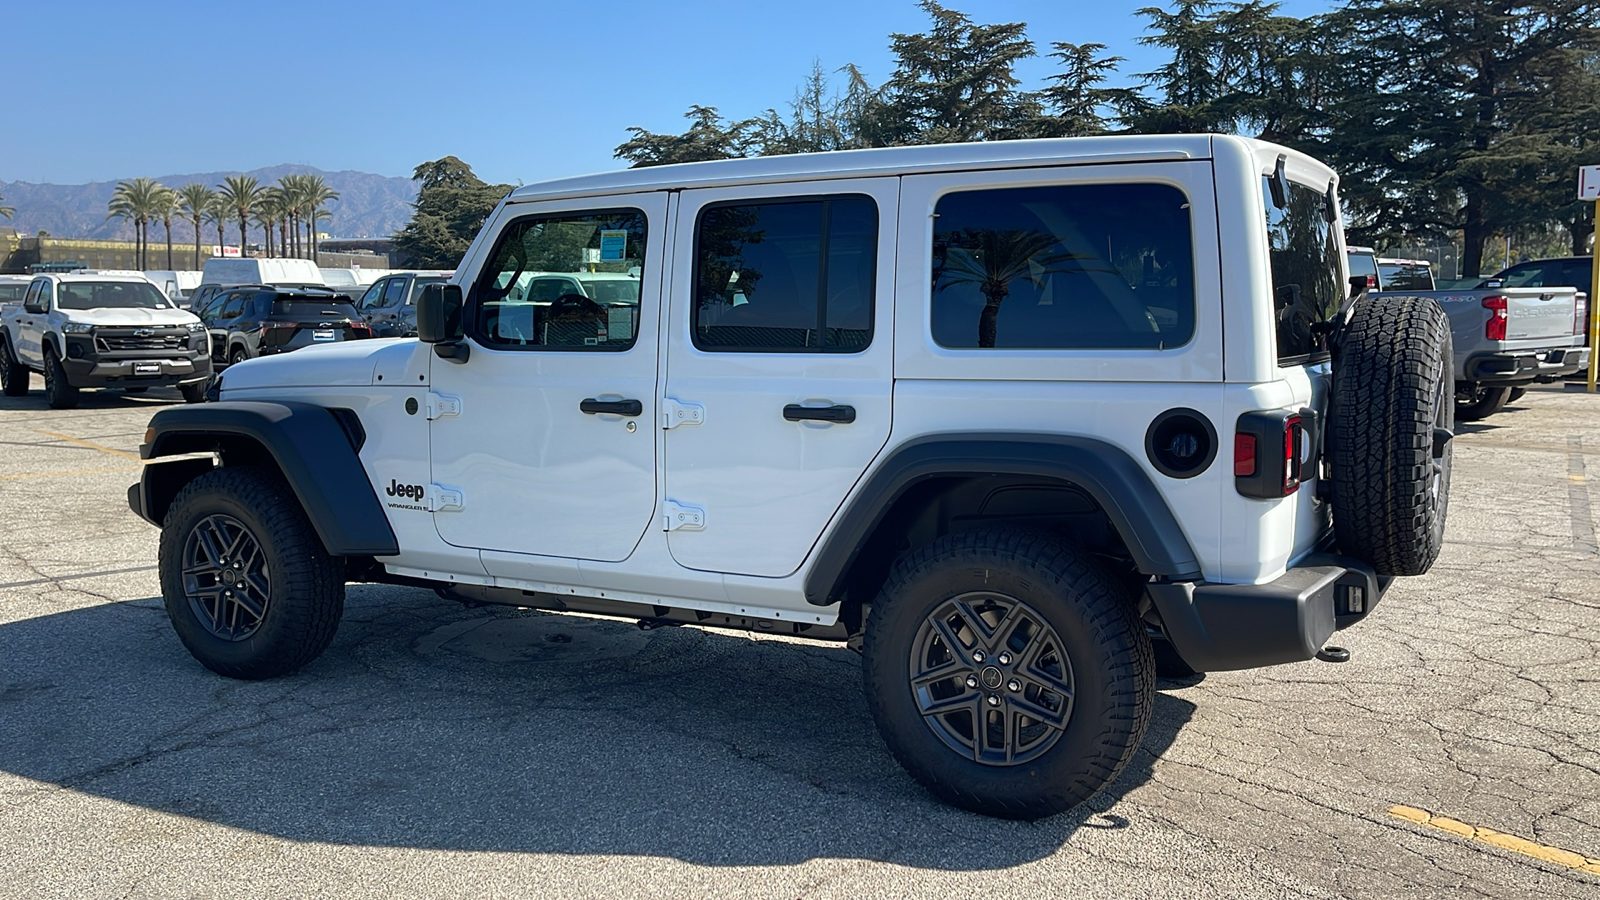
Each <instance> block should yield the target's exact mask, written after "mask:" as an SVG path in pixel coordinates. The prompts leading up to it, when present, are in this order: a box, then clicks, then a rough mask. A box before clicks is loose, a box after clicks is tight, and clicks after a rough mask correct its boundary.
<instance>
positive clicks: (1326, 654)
mask: <svg viewBox="0 0 1600 900" xmlns="http://www.w3.org/2000/svg"><path fill="white" fill-rule="evenodd" d="M1317 659H1320V660H1322V661H1323V662H1325V663H1347V662H1349V661H1350V651H1349V650H1346V649H1345V648H1343V647H1335V646H1333V645H1332V644H1329V645H1328V646H1326V647H1323V648H1322V649H1321V650H1318V651H1317Z"/></svg>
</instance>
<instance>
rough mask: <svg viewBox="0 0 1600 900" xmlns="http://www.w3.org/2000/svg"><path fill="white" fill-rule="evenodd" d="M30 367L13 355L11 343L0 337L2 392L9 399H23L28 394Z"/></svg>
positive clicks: (0, 385)
mask: <svg viewBox="0 0 1600 900" xmlns="http://www.w3.org/2000/svg"><path fill="white" fill-rule="evenodd" d="M31 375H32V373H31V372H29V371H28V367H27V366H25V365H23V364H22V363H20V362H17V358H16V357H15V356H12V355H11V342H10V341H8V340H6V339H5V338H3V337H0V392H3V393H4V394H5V395H6V396H7V397H21V396H23V395H25V394H27V393H28V378H29V377H30V376H31Z"/></svg>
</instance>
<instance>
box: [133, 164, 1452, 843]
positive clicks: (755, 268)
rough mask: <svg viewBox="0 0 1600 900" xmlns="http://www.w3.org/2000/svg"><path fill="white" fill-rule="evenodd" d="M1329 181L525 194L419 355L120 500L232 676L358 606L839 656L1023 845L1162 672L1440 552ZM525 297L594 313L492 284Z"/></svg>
mask: <svg viewBox="0 0 1600 900" xmlns="http://www.w3.org/2000/svg"><path fill="white" fill-rule="evenodd" d="M1337 186H1338V176H1337V175H1336V174H1335V173H1334V172H1333V171H1332V170H1331V169H1329V168H1328V167H1327V166H1325V165H1323V164H1322V163H1320V162H1318V161H1316V160H1315V159H1312V158H1311V157H1309V156H1306V155H1305V154H1303V153H1300V152H1297V151H1295V150H1292V149H1289V148H1286V147H1281V146H1276V145H1273V144H1268V143H1264V142H1259V141H1254V140H1249V139H1245V138H1239V137H1233V136H1225V135H1181V136H1164V135H1141V136H1114V137H1091V138H1067V139H1058V140H1034V141H995V142H990V143H981V144H964V145H962V144H958V145H942V146H924V147H898V148H889V149H873V150H860V151H852V152H850V153H820V154H796V155H791V156H772V157H764V158H759V159H735V160H724V161H716V162H704V163H694V164H692V165H677V166H659V167H654V168H646V169H630V170H625V171H618V172H612V173H606V174H603V175H596V176H589V177H585V178H575V179H568V180H565V181H558V182H552V183H547V184H535V185H530V186H527V187H522V188H519V189H517V190H516V191H514V192H513V193H512V194H511V195H510V196H509V197H507V198H506V199H505V200H504V201H502V202H501V203H500V205H499V206H497V207H496V209H495V211H494V212H493V214H492V215H491V216H490V217H489V218H488V220H487V222H486V223H485V224H484V226H483V230H482V232H481V233H480V234H479V236H478V237H477V239H476V240H474V241H473V243H472V245H471V249H470V250H468V251H467V254H466V257H465V259H464V260H463V261H462V264H461V267H460V269H459V270H458V271H457V273H456V275H455V276H454V277H453V278H452V279H451V281H450V283H447V284H431V285H428V286H427V287H426V288H425V289H424V292H423V294H422V297H421V299H420V300H419V301H418V303H417V324H418V327H417V330H418V340H416V341H363V342H356V343H351V344H346V345H344V346H339V347H329V348H321V349H318V350H314V351H311V352H308V353H305V354H301V355H300V356H301V358H287V359H262V360H257V361H255V362H251V363H248V364H246V365H243V366H239V367H237V368H236V369H230V370H229V371H227V372H224V373H223V374H222V375H221V376H219V380H220V384H219V392H220V397H221V402H219V403H208V404H204V405H202V406H199V407H193V408H185V409H177V408H174V409H170V410H166V411H163V412H161V413H159V414H157V415H156V416H155V417H154V418H153V419H152V420H151V423H150V430H149V440H148V441H147V443H146V444H145V445H144V455H145V456H146V457H147V463H148V464H147V465H146V467H145V469H144V471H143V475H142V480H141V481H140V483H139V484H138V485H136V486H135V488H134V489H133V490H131V491H130V492H129V503H130V505H131V507H132V508H133V509H134V511H135V512H136V513H137V514H139V515H140V516H142V517H144V518H145V519H146V520H148V521H150V522H151V523H153V524H155V525H157V526H158V527H160V528H161V529H162V536H161V541H160V550H159V553H158V561H159V566H160V583H161V586H162V594H163V597H164V600H165V604H166V610H167V612H168V615H169V617H170V619H171V622H172V624H173V627H174V629H175V631H176V633H177V635H178V637H179V638H180V639H181V640H182V642H183V644H184V646H185V647H187V648H188V650H189V652H190V653H192V654H193V655H194V656H195V658H197V659H198V660H199V661H200V662H201V663H202V664H204V665H205V666H207V667H209V668H211V669H212V670H214V671H216V672H219V673H221V674H223V675H226V676H229V677H234V678H251V679H258V678H269V677H274V676H278V675H283V674H285V673H288V672H291V671H294V670H296V669H298V668H300V667H301V666H303V665H305V664H306V663H307V662H309V661H310V660H312V659H314V658H315V657H316V656H317V655H318V654H319V653H321V652H322V651H323V650H324V649H325V648H326V647H327V646H328V645H329V642H330V641H331V640H332V638H333V635H334V631H335V629H336V628H337V627H338V621H339V616H340V613H341V609H342V604H343V597H344V588H345V583H346V582H347V581H373V582H390V583H399V584H405V585H411V586H413V587H426V588H434V589H436V590H437V591H438V592H439V593H441V594H442V595H443V596H445V597H449V598H454V599H457V600H461V601H464V602H470V603H474V604H476V603H483V602H488V603H507V604H512V605H515V606H518V607H535V608H541V609H551V610H560V611H572V612H588V613H598V614H603V615H612V616H624V617H628V618H633V619H638V620H640V621H642V622H644V623H646V624H647V625H663V624H685V625H696V624H698V625H702V626H711V627H725V628H743V629H749V630H755V631H760V632H770V633H781V634H791V635H803V636H805V637H809V638H816V639H824V640H835V641H840V642H848V645H849V646H852V647H858V648H860V649H861V651H862V653H863V660H862V663H861V669H862V672H863V675H864V685H865V688H866V698H867V706H868V708H869V709H870V710H871V713H872V716H873V718H874V720H875V721H876V723H877V725H878V728H879V730H880V731H881V733H882V734H883V736H884V739H885V741H886V743H887V744H888V747H889V749H890V750H891V751H892V753H893V754H894V756H895V758H896V759H897V760H898V761H899V762H900V763H901V764H902V765H903V766H905V767H906V768H907V769H908V770H909V771H910V772H911V773H912V774H913V775H914V776H915V777H916V778H917V779H918V780H919V781H920V782H921V783H922V784H924V785H926V786H927V787H928V788H929V789H930V790H931V791H933V792H934V793H935V794H937V795H938V796H939V797H941V798H943V799H945V800H946V801H948V802H951V803H955V804H959V805H961V806H963V807H966V808H969V809H973V810H977V811H979V812H983V813H988V814H992V815H1000V816H1009V817H1016V818H1034V817H1038V816H1042V815H1048V814H1051V813H1055V812H1059V811H1061V810H1064V809H1067V808H1070V807H1072V806H1075V805H1077V804H1079V803H1081V802H1083V801H1084V800H1086V799H1088V798H1089V797H1090V796H1091V795H1093V794H1094V793H1095V792H1096V791H1098V790H1100V789H1101V788H1103V787H1105V786H1106V785H1107V784H1110V783H1111V782H1112V781H1113V780H1114V779H1116V777H1117V775H1118V773H1119V772H1120V771H1121V770H1122V769H1123V767H1125V766H1126V765H1127V764H1128V762H1129V761H1130V760H1131V759H1133V758H1134V756H1135V754H1136V753H1137V752H1138V751H1139V748H1140V746H1141V741H1142V739H1143V737H1144V734H1145V730H1146V726H1147V725H1148V723H1149V722H1150V718H1151V710H1152V707H1153V697H1154V685H1155V679H1156V674H1157V672H1158V671H1167V672H1176V671H1187V672H1191V673H1192V672H1193V671H1208V670H1223V669H1244V668H1253V667H1259V666H1267V665H1274V664H1278V663H1286V662H1295V661H1301V660H1308V659H1311V658H1313V657H1314V656H1317V655H1319V653H1320V654H1321V655H1322V656H1324V657H1325V658H1332V659H1338V658H1346V657H1347V654H1345V653H1344V652H1343V651H1340V652H1339V653H1334V652H1333V651H1332V650H1326V649H1324V648H1323V645H1324V643H1325V642H1327V641H1328V640H1329V639H1330V638H1331V637H1332V636H1333V635H1334V633H1335V631H1336V630H1337V629H1340V628H1346V627H1350V626H1352V625H1355V624H1356V623H1358V622H1360V621H1361V620H1362V619H1363V618H1364V617H1366V616H1367V615H1368V614H1369V613H1370V612H1371V611H1372V610H1373V608H1374V606H1375V605H1376V604H1377V603H1378V602H1379V600H1380V598H1381V597H1382V596H1383V593H1384V591H1385V589H1387V588H1388V587H1389V586H1390V583H1391V577H1392V576H1405V575H1418V574H1422V573H1423V572H1426V571H1427V570H1428V568H1429V566H1430V565H1431V564H1432V563H1433V561H1434V559H1435V558H1436V557H1437V555H1438V553H1439V550H1440V546H1441V542H1442V537H1443V533H1444V525H1445V513H1446V510H1447V508H1448V500H1449V491H1450V471H1451V450H1450V446H1451V428H1452V426H1453V418H1452V416H1453V412H1454V407H1453V404H1452V403H1451V398H1450V394H1449V385H1450V378H1449V371H1448V369H1447V366H1448V362H1447V360H1446V359H1445V358H1444V355H1443V354H1444V352H1445V350H1444V348H1445V347H1446V346H1447V345H1448V342H1449V321H1448V320H1447V319H1446V317H1445V315H1444V313H1443V311H1442V310H1441V309H1440V308H1439V304H1438V303H1437V302H1435V301H1434V300H1433V299H1431V298H1426V297H1424V298H1407V297H1395V298H1390V299H1388V300H1386V301H1384V302H1375V301H1371V300H1370V299H1365V298H1364V297H1363V296H1362V295H1364V294H1365V291H1364V288H1365V284H1364V282H1363V283H1362V285H1361V286H1362V288H1363V291H1362V292H1361V294H1358V295H1356V296H1355V297H1354V298H1352V296H1351V293H1350V291H1349V287H1350V284H1349V281H1348V273H1347V269H1346V267H1345V262H1344V259H1345V257H1344V252H1343V251H1344V243H1343V236H1342V233H1341V225H1340V216H1339V208H1338V194H1337ZM534 260H536V261H537V262H536V263H535V262H531V261H534ZM591 268H592V269H600V270H605V271H606V272H608V273H610V275H611V276H613V277H611V278H609V279H607V280H606V281H605V282H599V281H595V280H593V279H591V280H590V281H591V282H593V283H591V284H585V278H584V277H583V275H582V274H576V273H580V272H582V271H588V270H590V269H591ZM551 270H554V271H556V272H566V273H575V274H574V275H573V276H572V277H573V280H575V281H576V282H577V285H578V286H579V287H580V288H582V289H583V291H584V293H582V294H579V293H576V292H572V291H570V287H571V284H570V283H569V284H568V286H567V287H568V289H569V292H568V293H563V294H556V295H555V296H554V297H553V298H551V299H549V300H548V305H543V304H544V301H536V300H533V299H530V298H529V297H528V296H527V291H526V290H524V291H522V293H521V295H520V296H514V292H515V291H516V290H517V286H518V285H522V284H524V283H525V282H526V284H528V285H529V286H531V284H532V282H533V281H534V280H536V279H535V278H529V279H524V277H523V276H524V275H527V274H528V273H529V272H538V273H540V274H539V275H538V276H537V278H543V277H545V275H546V274H548V272H549V271H551ZM634 272H638V273H640V277H638V278H637V279H635V281H636V283H633V284H630V283H629V282H628V280H627V279H629V278H631V277H632V275H633V273H634ZM616 276H622V277H621V278H618V277H616ZM658 276H659V277H658ZM563 277H565V276H563ZM602 283H608V284H610V285H611V287H608V288H605V289H606V290H616V291H618V292H619V293H621V292H624V291H625V296H626V297H628V298H636V299H637V304H638V305H637V306H636V307H634V306H633V304H632V302H631V301H630V302H619V303H617V304H616V305H615V306H611V307H608V306H605V305H602V298H600V297H598V296H597V297H591V296H589V294H588V291H589V289H590V288H591V287H594V288H595V289H596V290H597V291H598V290H600V288H599V287H598V286H599V285H600V284H602ZM635 290H636V291H637V294H635V293H634V292H635ZM1002 301H1003V302H1002ZM1352 301H1353V305H1349V306H1347V305H1346V304H1347V302H1352ZM629 307H632V308H636V309H640V310H642V313H643V314H642V315H640V316H638V317H637V327H636V328H634V329H633V330H632V331H631V332H629V333H626V334H623V333H620V332H618V331H615V330H608V331H607V332H606V333H605V334H604V335H603V336H602V335H601V334H600V333H599V332H598V330H597V329H598V328H599V325H600V322H601V321H604V320H606V319H607V318H608V317H609V315H610V311H611V310H613V309H627V308H629ZM557 325H560V326H570V327H554V326H557ZM546 326H551V327H546ZM1336 326H1337V327H1336ZM1225 335H1226V337H1224V336H1225ZM1335 345H1337V347H1335ZM1335 349H1337V352H1334V350H1335ZM1324 435H1337V436H1338V439H1337V440H1336V441H1329V442H1328V443H1327V444H1326V445H1324V443H1323V441H1322V436H1324ZM202 449H204V450H210V451H213V453H212V454H211V455H208V456H205V457H196V455H195V453H194V451H196V450H202ZM179 454H181V456H180V455H179ZM219 540H220V541H221V542H223V543H226V544H228V545H230V546H234V547H236V548H239V549H238V552H237V554H229V556H230V559H228V560H224V561H219V560H216V559H213V558H212V556H211V554H210V553H209V552H208V551H207V550H206V548H207V547H211V546H214V545H215V544H216V543H217V542H218V541H219ZM235 562H237V563H238V564H237V565H236V564H235ZM711 674H714V673H710V672H702V673H701V675H702V676H707V677H709V676H710V675H711ZM1358 674H1359V673H1352V675H1358ZM1233 684H1236V685H1240V686H1247V685H1248V684H1249V682H1247V681H1242V680H1241V681H1238V682H1234V683H1233ZM1240 689H1247V688H1246V687H1241V688H1240ZM574 702H576V701H574ZM853 724H854V723H853V722H851V721H848V719H841V720H840V722H839V727H846V728H848V727H853ZM709 764H713V765H714V764H715V763H714V762H712V763H709ZM840 764H841V765H849V764H850V762H849V761H848V760H842V761H840ZM1348 764H1349V759H1348V755H1347V754H1342V753H1340V752H1339V751H1338V750H1337V749H1334V751H1333V752H1332V753H1331V754H1330V758H1329V759H1328V766H1329V768H1330V769H1332V768H1337V767H1340V766H1345V765H1348Z"/></svg>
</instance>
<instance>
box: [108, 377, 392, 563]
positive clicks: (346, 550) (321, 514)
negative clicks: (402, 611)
mask: <svg viewBox="0 0 1600 900" xmlns="http://www.w3.org/2000/svg"><path fill="white" fill-rule="evenodd" d="M354 418H355V417H354V414H353V413H349V411H347V410H330V409H327V408H325V407H321V406H317V405H315V404H311V403H300V402H295V401H259V400H247V401H228V402H222V403H203V404H197V405H194V406H174V407H169V408H167V409H163V410H161V411H160V412H158V413H156V414H155V416H154V417H153V418H151V420H150V429H149V431H148V432H146V438H147V441H146V443H145V444H143V445H142V446H141V447H140V448H139V455H140V456H142V457H143V458H145V459H147V460H159V459H161V458H162V457H168V456H178V455H186V454H195V453H212V452H216V453H223V454H224V455H226V452H227V449H228V448H229V447H230V446H234V447H237V446H238V441H239V439H244V440H246V441H248V442H250V443H253V444H255V445H257V446H259V447H260V448H262V449H263V450H265V452H266V453H267V454H268V455H270V456H271V458H272V461H273V462H275V463H276V464H277V467H278V470H279V471H280V472H282V474H283V477H284V479H285V480H286V481H288V483H289V486H290V487H291V488H292V489H293V490H294V494H295V497H296V498H297V499H298V500H299V501H300V506H301V507H302V508H303V509H304V510H305V511H306V517H307V518H309V519H310V520H311V525H312V527H314V528H315V529H316V531H317V535H318V536H319V537H321V538H322V543H323V545H324V546H325V547H327V549H328V552H329V553H330V554H332V555H334V556H393V555H395V554H398V553H399V552H400V544H399V541H398V540H397V539H396V538H395V534H394V529H393V528H391V527H390V526H389V519H388V517H387V516H385V515H384V513H383V505H382V504H381V503H379V502H378V495H377V492H376V491H374V490H373V488H372V483H371V481H370V480H369V479H368V478H367V472H366V469H364V468H363V467H362V465H361V460H360V458H359V456H358V453H359V450H360V445H361V442H362V440H364V438H365V435H364V433H363V432H362V431H361V425H360V422H359V421H358V420H357V421H351V420H353V419H354ZM224 462H225V463H226V460H224ZM210 468H211V461H210V460H207V459H204V458H199V459H197V458H195V457H193V456H185V457H184V458H183V459H180V460H173V461H170V462H165V463H162V462H152V463H149V464H147V465H146V466H145V471H144V474H143V476H142V477H141V478H140V480H139V483H138V484H135V485H133V486H132V487H130V488H129V489H128V504H129V506H130V507H132V509H133V511H134V512H136V513H138V514H139V516H140V517H141V518H143V519H145V520H146V521H148V522H151V523H152V524H155V525H158V526H159V525H160V524H161V521H162V519H163V518H165V516H166V512H167V508H168V507H169V506H170V505H171V503H172V500H173V498H174V497H176V496H177V493H178V491H179V490H181V489H182V487H183V485H185V484H187V483H188V482H189V481H190V480H192V479H194V478H195V477H197V476H199V475H201V474H204V473H205V472H206V471H209V470H210Z"/></svg>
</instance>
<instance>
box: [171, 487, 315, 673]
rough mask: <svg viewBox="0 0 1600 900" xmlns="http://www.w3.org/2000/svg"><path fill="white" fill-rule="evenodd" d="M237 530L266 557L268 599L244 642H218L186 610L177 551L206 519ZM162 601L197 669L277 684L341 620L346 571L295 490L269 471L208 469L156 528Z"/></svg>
mask: <svg viewBox="0 0 1600 900" xmlns="http://www.w3.org/2000/svg"><path fill="white" fill-rule="evenodd" d="M214 515H224V516H228V517H231V518H232V519H234V520H237V521H238V522H240V523H242V524H243V525H244V526H245V528H246V529H247V530H248V531H249V532H250V535H251V536H252V537H253V538H254V539H255V540H256V542H257V543H258V544H259V545H260V547H261V550H262V553H263V555H264V556H265V557H266V570H267V573H268V576H269V578H270V584H271V592H270V595H269V598H268V600H267V601H266V603H265V604H264V612H263V613H262V616H261V622H260V625H259V627H258V628H257V629H256V630H255V632H254V633H253V634H251V635H250V636H249V637H247V638H245V639H243V640H239V641H230V640H226V639H224V638H220V637H217V636H216V635H214V634H212V633H211V631H209V630H208V629H207V627H206V626H205V624H204V623H202V622H201V620H200V619H199V617H198V616H197V615H196V613H195V612H194V610H193V609H192V608H191V604H190V602H189V598H188V595H187V594H186V593H185V590H184V578H183V552H184V545H185V541H186V540H187V538H188V536H189V534H190V532H191V531H192V530H194V529H195V528H197V527H198V526H199V525H200V523H201V522H203V521H204V520H205V519H207V518H208V517H210V516H214ZM158 558H159V562H160V575H161V594H162V599H163V600H164V602H165V604H166V608H167V615H168V616H169V617H170V618H171V619H172V626H173V629H174V630H176V631H177V633H178V638H179V640H181V641H182V642H183V645H184V646H185V647H187V648H188V650H189V652H190V653H191V654H193V655H194V658H195V659H197V660H199V661H200V664H201V665H203V666H205V667H206V668H208V669H210V670H211V671H213V672H216V673H217V674H219V675H226V676H228V677H229V678H242V679H249V680H257V679H264V678H276V677H278V676H280V675H286V674H288V673H290V672H293V671H295V670H296V669H299V668H300V667H301V666H304V665H305V664H307V663H309V662H311V661H312V660H313V659H316V658H317V656H318V655H320V654H321V653H322V651H324V650H326V649H327V648H328V644H329V643H331V642H332V641H333V635H334V632H335V631H337V630H338V628H339V618H340V616H341V615H343V613H344V564H343V560H342V559H341V558H339V557H332V556H329V555H328V552H327V550H326V549H324V548H323V546H322V541H321V540H320V539H319V538H318V537H317V533H316V531H315V529H313V528H312V526H311V522H310V520H308V519H307V518H306V514H305V512H304V510H302V509H301V507H300V502H299V501H298V500H297V499H296V498H295V496H294V492H293V490H291V489H290V487H289V485H288V484H287V483H286V482H284V480H283V479H282V478H281V477H280V476H279V475H278V474H277V473H275V472H271V471H269V470H266V469H260V468H255V467H251V466H241V467H232V466H230V467H224V468H218V469H213V470H212V471H210V472H207V473H206V474H204V475H201V476H200V477H198V478H196V479H194V480H193V481H191V482H189V484H188V485H186V486H185V487H184V488H183V490H181V491H179V492H178V496H177V497H176V498H174V499H173V501H172V506H171V508H170V509H169V510H168V512H167V515H166V519H165V520H164V521H163V522H162V527H161V545H160V550H159V557H158Z"/></svg>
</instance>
